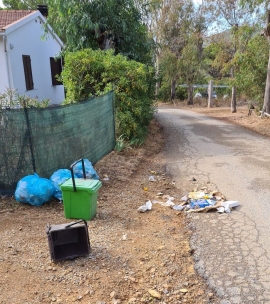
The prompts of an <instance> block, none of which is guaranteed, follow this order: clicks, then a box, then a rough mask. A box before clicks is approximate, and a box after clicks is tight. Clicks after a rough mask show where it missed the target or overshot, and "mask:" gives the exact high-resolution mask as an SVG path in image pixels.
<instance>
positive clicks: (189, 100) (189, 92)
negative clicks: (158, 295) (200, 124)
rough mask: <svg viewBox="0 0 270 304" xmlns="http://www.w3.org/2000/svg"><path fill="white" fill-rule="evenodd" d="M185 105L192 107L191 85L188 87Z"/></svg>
mask: <svg viewBox="0 0 270 304" xmlns="http://www.w3.org/2000/svg"><path fill="white" fill-rule="evenodd" d="M187 105H188V106H190V105H193V85H192V84H189V85H188V100H187Z"/></svg>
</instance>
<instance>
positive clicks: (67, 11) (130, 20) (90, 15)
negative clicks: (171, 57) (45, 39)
mask: <svg viewBox="0 0 270 304" xmlns="http://www.w3.org/2000/svg"><path fill="white" fill-rule="evenodd" d="M48 4H49V16H48V23H49V24H50V25H51V26H52V28H53V29H54V30H55V31H56V33H57V34H58V35H59V36H60V37H61V38H62V39H63V41H64V42H65V46H66V50H68V51H75V50H80V49H83V48H93V49H98V48H101V49H102V48H104V43H103V42H104V39H105V40H106V39H107V38H108V39H109V40H110V41H111V43H112V45H113V48H114V49H115V53H116V54H122V55H124V56H127V57H128V58H130V59H133V60H136V61H139V62H142V63H149V62H151V59H152V55H151V48H152V41H151V40H150V39H149V38H148V33H147V27H146V26H145V25H144V24H143V23H142V16H141V11H142V8H140V9H139V8H138V7H137V6H136V5H135V2H134V1H133V0H117V1H115V0H93V1H86V0H83V1H77V0H48Z"/></svg>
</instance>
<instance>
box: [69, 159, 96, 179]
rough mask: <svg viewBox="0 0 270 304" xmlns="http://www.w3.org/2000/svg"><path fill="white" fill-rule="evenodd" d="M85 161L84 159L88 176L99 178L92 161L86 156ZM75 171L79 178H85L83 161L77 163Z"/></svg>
mask: <svg viewBox="0 0 270 304" xmlns="http://www.w3.org/2000/svg"><path fill="white" fill-rule="evenodd" d="M83 161H84V167H85V174H86V178H91V179H96V180H99V176H98V175H97V172H96V171H95V169H94V167H93V166H92V163H91V162H90V161H89V160H88V159H86V158H84V159H83ZM73 172H74V175H76V176H77V177H78V178H83V169H82V162H79V163H77V164H76V165H75V166H74V167H73Z"/></svg>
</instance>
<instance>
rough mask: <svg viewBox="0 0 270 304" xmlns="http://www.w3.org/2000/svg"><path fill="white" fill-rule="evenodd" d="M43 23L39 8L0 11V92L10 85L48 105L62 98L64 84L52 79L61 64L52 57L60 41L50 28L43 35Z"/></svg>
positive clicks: (58, 102) (59, 70) (60, 69)
mask: <svg viewBox="0 0 270 304" xmlns="http://www.w3.org/2000/svg"><path fill="white" fill-rule="evenodd" d="M45 23H46V18H45V17H44V16H43V15H42V14H41V12H40V11H39V10H37V11H30V10H25V11H23V10H0V93H3V92H4V91H6V89H7V88H10V89H16V90H17V92H18V93H19V94H20V95H26V96H30V97H37V98H38V99H39V100H42V99H50V100H51V104H60V103H61V102H62V101H63V100H64V98H65V93H64V87H63V85H62V83H60V82H58V81H57V80H56V78H55V75H56V74H60V73H61V71H62V63H61V59H58V60H57V61H55V59H54V57H55V56H56V55H57V54H58V53H59V52H60V51H61V50H62V48H63V42H62V41H61V40H60V38H59V37H58V36H57V35H56V34H55V33H54V32H53V30H52V29H51V28H48V32H47V33H46V35H44V24H45ZM44 36H45V37H44Z"/></svg>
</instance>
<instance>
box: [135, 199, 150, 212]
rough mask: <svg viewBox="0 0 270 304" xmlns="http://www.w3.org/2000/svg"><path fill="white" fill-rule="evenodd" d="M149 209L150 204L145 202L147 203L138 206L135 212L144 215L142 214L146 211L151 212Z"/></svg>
mask: <svg viewBox="0 0 270 304" xmlns="http://www.w3.org/2000/svg"><path fill="white" fill-rule="evenodd" d="M151 209H152V203H151V201H147V202H146V203H145V205H142V206H140V207H139V208H138V209H137V211H138V212H140V213H144V212H146V211H148V210H151Z"/></svg>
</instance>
